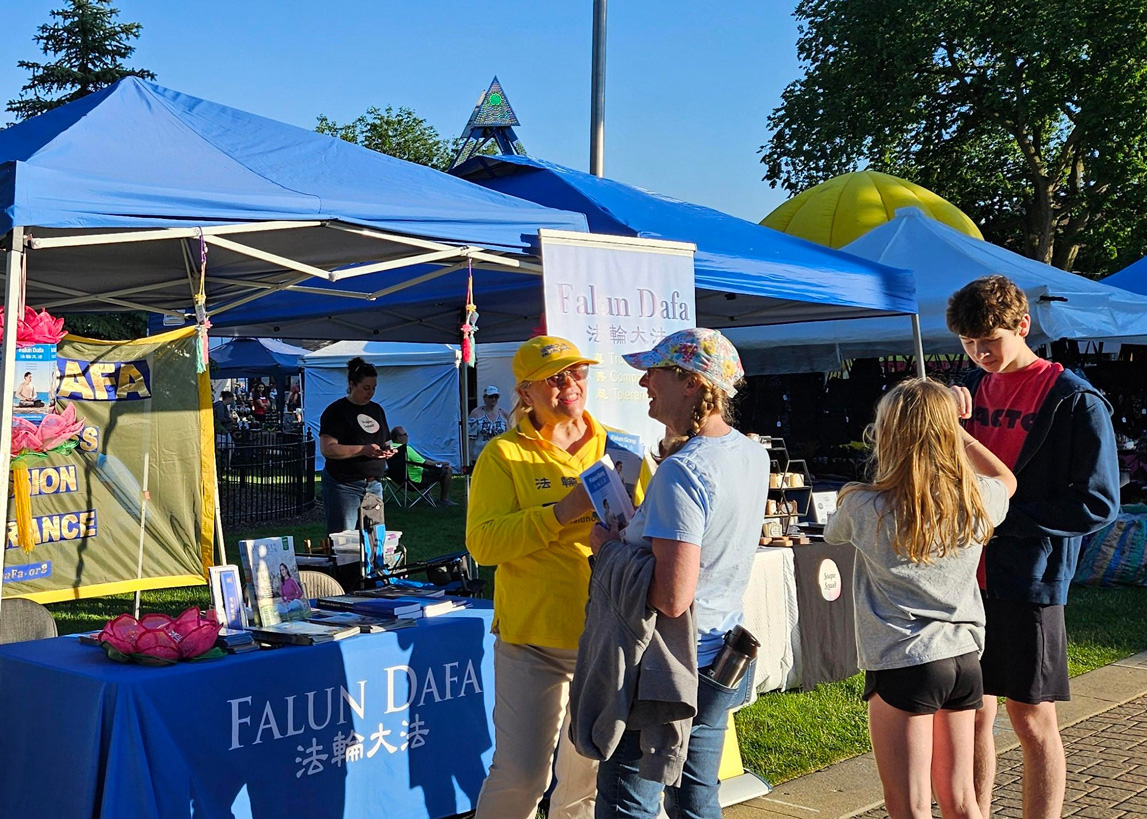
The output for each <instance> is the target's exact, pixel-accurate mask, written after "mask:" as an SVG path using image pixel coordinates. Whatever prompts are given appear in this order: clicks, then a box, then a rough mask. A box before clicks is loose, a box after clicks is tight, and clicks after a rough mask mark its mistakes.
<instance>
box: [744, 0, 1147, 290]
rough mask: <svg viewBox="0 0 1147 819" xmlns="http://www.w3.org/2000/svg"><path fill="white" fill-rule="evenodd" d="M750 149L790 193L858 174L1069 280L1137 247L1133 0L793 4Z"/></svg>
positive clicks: (1144, 241) (1139, 170)
mask: <svg viewBox="0 0 1147 819" xmlns="http://www.w3.org/2000/svg"><path fill="white" fill-rule="evenodd" d="M795 14H796V17H797V19H798V21H799V24H800V37H799V40H798V43H797V51H798V56H799V57H800V59H801V61H802V64H803V71H804V74H803V76H802V77H801V78H800V79H798V80H796V81H795V82H793V83H791V84H790V85H789V86H788V87H787V88H786V89H785V90H784V92H783V94H782V102H781V105H780V106H779V107H778V108H776V109H775V110H774V111H773V113H772V115H771V117H770V120H769V125H770V126H771V127H772V128H773V129H775V130H774V133H773V136H772V137H771V138H770V140H769V142H768V144H766V145H764V146H762V149H761V150H762V152H763V156H762V158H761V162H762V163H764V165H765V167H766V179H768V180H769V181H770V182H771V184H772V185H774V186H776V185H778V184H779V185H781V186H782V187H783V188H785V189H786V190H788V191H791V192H794V193H795V192H797V191H800V190H803V189H804V188H806V187H808V186H809V185H812V184H815V183H818V182H822V181H824V180H825V179H827V178H829V177H831V176H834V175H836V174H839V173H844V172H847V171H850V170H855V169H857V168H858V167H862V166H864V165H866V164H867V165H870V166H872V167H873V168H875V169H878V170H886V171H889V172H891V173H894V174H897V175H900V176H903V177H905V178H908V179H910V180H912V181H914V182H917V183H919V184H922V185H924V186H926V187H928V188H931V189H932V190H935V191H936V192H937V193H939V194H940V195H941V196H944V197H945V198H947V199H949V200H951V201H952V202H953V203H954V204H956V205H957V206H958V207H960V208H961V209H963V210H964V211H965V212H967V213H968V214H969V215H970V216H971V217H972V218H973V219H975V220H976V221H977V222H978V223H979V224H980V225H981V228H982V229H983V231H984V234H985V236H987V237H988V238H989V239H991V240H993V241H996V242H999V243H1000V244H1004V245H1006V246H1010V247H1012V248H1013V249H1015V250H1018V251H1020V252H1023V253H1025V254H1026V255H1028V256H1031V257H1032V258H1035V259H1039V260H1040V261H1044V262H1048V263H1051V264H1054V265H1056V266H1058V267H1062V268H1064V269H1067V270H1071V269H1073V268H1074V267H1077V266H1078V267H1081V268H1083V269H1084V270H1087V271H1089V272H1093V273H1100V272H1107V271H1109V270H1112V269H1117V268H1118V267H1120V266H1122V265H1123V264H1125V263H1127V262H1129V261H1132V260H1134V259H1135V258H1138V257H1139V256H1141V255H1143V254H1144V252H1145V251H1147V209H1145V208H1143V207H1142V202H1143V194H1144V192H1145V191H1147V4H1145V3H1143V2H1142V0H990V1H989V2H984V0H801V2H800V4H799V5H798V6H797V10H796V12H795Z"/></svg>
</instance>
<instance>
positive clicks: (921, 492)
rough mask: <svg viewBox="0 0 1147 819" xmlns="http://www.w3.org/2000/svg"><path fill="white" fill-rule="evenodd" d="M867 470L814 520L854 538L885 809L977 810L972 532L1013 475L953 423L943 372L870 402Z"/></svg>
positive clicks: (957, 813)
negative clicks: (868, 474) (865, 477)
mask: <svg viewBox="0 0 1147 819" xmlns="http://www.w3.org/2000/svg"><path fill="white" fill-rule="evenodd" d="M868 436H869V438H870V443H871V444H872V448H873V466H874V479H873V481H872V483H869V484H850V485H849V486H846V487H845V488H844V490H843V491H842V492H841V496H840V501H839V505H838V511H837V512H836V514H835V515H833V517H832V519H831V520H830V521H829V524H828V526H827V527H826V529H825V540H827V541H828V542H829V543H851V544H852V545H853V546H855V547H856V550H857V561H856V569H855V572H854V576H853V591H854V604H855V607H856V642H857V653H858V656H859V664H860V667H861V668H862V669H863V670H864V672H865V675H864V676H865V686H864V698H865V700H867V702H868V722H869V733H870V734H871V737H872V748H873V751H874V753H875V756H876V765H877V769H878V770H879V772H880V780H881V783H882V784H883V786H884V798H885V806H886V809H887V810H888V814H889V816H891V817H892V819H901V817H904V818H905V819H907V818H908V817H911V818H912V819H916V817H919V819H927V817H930V816H931V815H932V811H931V802H932V794H933V792H934V793H935V795H936V799H937V801H938V802H939V804H940V812H941V814H942V815H943V816H944V817H961V818H963V817H967V819H979V818H980V816H981V814H980V811H979V808H978V806H977V804H976V794H975V789H974V786H973V778H972V769H973V747H974V743H973V741H974V732H975V713H976V710H977V709H978V708H980V707H981V705H982V700H983V680H982V678H981V676H980V663H979V658H980V655H981V654H982V653H983V649H984V606H983V602H982V600H981V598H980V593H979V589H978V588H977V585H976V568H977V566H978V565H979V561H980V553H981V551H982V550H983V545H984V544H985V543H986V542H987V541H988V540H989V538H991V535H992V531H993V528H994V527H995V525H996V524H998V523H999V522H1000V521H1002V520H1003V519H1004V515H1005V514H1007V508H1008V498H1010V497H1011V495H1012V493H1013V492H1015V488H1016V479H1015V477H1014V476H1013V475H1012V473H1011V472H1010V471H1009V470H1008V468H1007V467H1006V466H1004V464H1003V463H1002V462H1001V461H1000V459H999V458H997V457H996V456H995V455H993V454H992V453H991V452H990V451H988V449H987V448H986V447H984V446H983V445H982V444H980V443H979V442H978V441H976V440H975V439H974V438H972V436H970V435H969V434H968V433H967V432H965V431H964V430H963V429H962V428H961V427H960V423H959V420H958V418H957V407H956V402H955V400H954V399H953V397H952V394H951V392H950V391H949V390H948V389H947V388H946V387H944V386H943V385H941V384H939V383H937V382H934V381H930V380H927V379H913V380H910V381H905V382H903V383H901V384H900V385H898V386H897V387H895V388H894V389H892V390H891V391H889V392H888V394H887V395H885V396H884V398H883V399H881V401H880V404H879V405H878V406H877V408H876V421H875V423H874V424H873V425H872V426H871V427H870V428H869V432H868Z"/></svg>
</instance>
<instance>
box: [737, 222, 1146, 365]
mask: <svg viewBox="0 0 1147 819" xmlns="http://www.w3.org/2000/svg"><path fill="white" fill-rule="evenodd" d="M843 249H844V250H845V251H847V252H849V253H851V254H853V255H855V256H861V257H863V258H865V259H869V260H871V261H876V262H881V263H883V264H886V265H890V266H893V267H901V268H906V269H908V270H911V271H912V272H913V273H914V274H915V276H916V295H917V299H918V300H919V303H920V314H919V315H920V326H921V334H922V337H923V346H924V353H925V354H942V353H960V352H961V348H960V342H959V340H958V339H957V338H956V337H955V336H954V335H953V334H952V333H951V332H950V331H949V330H948V327H947V324H946V322H945V319H944V312H945V310H946V309H947V306H948V297H949V296H951V295H952V293H954V292H955V291H956V290H958V289H960V288H961V287H963V286H964V285H965V284H967V283H968V282H971V281H973V280H974V279H978V278H980V277H982V276H990V275H992V274H995V273H1000V274H1003V275H1005V276H1007V277H1008V278H1010V279H1012V280H1013V281H1014V282H1016V284H1018V285H1019V286H1020V287H1021V288H1022V289H1023V291H1024V292H1025V293H1026V294H1027V297H1028V301H1029V302H1030V303H1031V316H1032V331H1031V335H1030V336H1029V338H1030V340H1031V341H1032V343H1033V344H1036V345H1039V344H1045V343H1047V342H1050V341H1055V340H1057V339H1061V338H1067V339H1077V340H1085V339H1116V340H1118V339H1119V338H1120V337H1134V336H1143V335H1147V296H1140V295H1136V294H1134V293H1129V292H1127V291H1125V290H1121V289H1119V288H1117V287H1109V286H1108V285H1105V284H1100V283H1098V282H1095V281H1092V280H1090V279H1087V278H1084V277H1083V276H1080V275H1077V274H1075V273H1067V272H1065V271H1063V270H1059V269H1057V268H1054V267H1051V266H1050V265H1046V264H1043V263H1041V262H1037V261H1035V260H1034V259H1029V258H1026V257H1024V256H1020V255H1019V254H1018V253H1013V252H1011V251H1010V250H1005V249H1004V248H1002V247H999V246H998V245H994V244H992V243H990V242H986V241H983V240H981V239H974V238H972V237H971V236H966V235H964V234H963V233H960V232H959V231H957V230H953V229H952V228H950V227H948V226H947V225H944V224H941V223H940V222H938V221H936V220H935V219H932V218H930V217H928V216H926V215H924V214H923V213H922V212H921V211H920V210H918V209H917V208H903V209H901V210H899V211H897V213H896V218H895V219H893V220H892V221H890V222H888V223H886V224H884V225H881V226H880V227H877V228H874V229H873V230H871V231H870V232H868V233H866V234H865V235H864V236H861V237H860V238H859V239H857V240H856V241H855V242H852V243H851V244H849V245H847V246H846V247H844V248H843ZM726 334H727V335H728V336H729V338H730V339H732V341H733V343H734V344H736V346H737V349H738V350H739V351H740V353H741V358H742V361H743V362H744V364H745V370H746V372H748V373H749V374H751V375H760V374H764V373H784V372H815V371H821V372H827V371H830V370H836V369H838V368H839V367H840V366H841V363H842V362H843V361H845V360H847V359H852V358H875V357H878V356H885V355H911V354H913V353H914V344H913V339H912V334H911V332H910V331H909V328H908V326H907V322H905V321H903V320H902V319H889V318H871V319H869V318H859V319H855V320H850V321H819V322H813V323H809V324H786V325H778V326H773V327H748V328H730V329H729V330H727V331H726Z"/></svg>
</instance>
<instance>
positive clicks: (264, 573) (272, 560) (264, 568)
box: [239, 536, 311, 626]
mask: <svg viewBox="0 0 1147 819" xmlns="http://www.w3.org/2000/svg"><path fill="white" fill-rule="evenodd" d="M239 557H240V559H241V561H242V563H243V571H244V572H245V573H246V574H247V596H248V598H249V599H250V600H251V608H252V614H253V615H254V618H255V621H256V623H257V624H258V625H260V626H271V625H275V624H276V623H285V622H289V621H292V620H306V619H307V618H308V617H310V616H311V606H310V603H309V602H308V601H307V597H306V595H305V594H304V593H303V584H302V583H301V582H299V567H298V564H297V563H296V561H295V539H294V538H293V537H290V536H287V537H261V538H255V539H253V540H244V541H240V543H239Z"/></svg>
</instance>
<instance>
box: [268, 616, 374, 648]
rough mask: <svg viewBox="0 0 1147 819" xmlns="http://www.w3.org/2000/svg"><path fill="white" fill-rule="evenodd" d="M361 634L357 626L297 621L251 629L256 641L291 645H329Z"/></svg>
mask: <svg viewBox="0 0 1147 819" xmlns="http://www.w3.org/2000/svg"><path fill="white" fill-rule="evenodd" d="M361 633H362V629H361V628H359V627H358V626H328V625H320V624H318V623H308V622H306V621H299V620H293V621H291V622H288V623H274V624H272V625H269V626H260V627H258V628H252V629H251V634H252V636H254V638H255V639H256V640H260V641H262V642H264V643H289V644H293V645H315V644H317V643H329V642H332V641H334V640H342V639H343V638H345V637H350V636H352V635H355V634H361Z"/></svg>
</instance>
